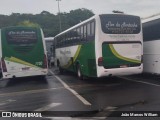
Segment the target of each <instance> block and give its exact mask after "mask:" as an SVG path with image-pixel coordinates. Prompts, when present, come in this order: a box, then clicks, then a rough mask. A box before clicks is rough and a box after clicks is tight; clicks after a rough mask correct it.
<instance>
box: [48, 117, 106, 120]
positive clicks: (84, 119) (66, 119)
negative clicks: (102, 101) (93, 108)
mask: <svg viewBox="0 0 160 120" xmlns="http://www.w3.org/2000/svg"><path fill="white" fill-rule="evenodd" d="M46 118H49V119H51V120H106V118H107V117H79V118H78V117H46Z"/></svg>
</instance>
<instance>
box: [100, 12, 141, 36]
mask: <svg viewBox="0 0 160 120" xmlns="http://www.w3.org/2000/svg"><path fill="white" fill-rule="evenodd" d="M100 19H101V26H102V31H103V32H104V33H108V34H138V33H139V32H140V29H141V25H140V17H138V16H130V15H128V16H122V15H108V16H105V15H100Z"/></svg>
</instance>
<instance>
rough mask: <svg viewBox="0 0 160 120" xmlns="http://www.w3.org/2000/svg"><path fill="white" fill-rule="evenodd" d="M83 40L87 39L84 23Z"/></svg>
mask: <svg viewBox="0 0 160 120" xmlns="http://www.w3.org/2000/svg"><path fill="white" fill-rule="evenodd" d="M83 36H84V40H85V41H86V40H87V25H84V31H83Z"/></svg>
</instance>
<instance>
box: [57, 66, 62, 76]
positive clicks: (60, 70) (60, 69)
mask: <svg viewBox="0 0 160 120" xmlns="http://www.w3.org/2000/svg"><path fill="white" fill-rule="evenodd" d="M58 69H59V73H60V74H63V69H62V68H61V67H60V66H59V68H58Z"/></svg>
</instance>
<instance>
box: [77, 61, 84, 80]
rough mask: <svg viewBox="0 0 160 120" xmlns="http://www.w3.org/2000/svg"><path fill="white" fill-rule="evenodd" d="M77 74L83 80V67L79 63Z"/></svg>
mask: <svg viewBox="0 0 160 120" xmlns="http://www.w3.org/2000/svg"><path fill="white" fill-rule="evenodd" d="M77 76H78V79H80V80H83V75H82V72H81V67H80V65H79V64H78V65H77Z"/></svg>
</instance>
